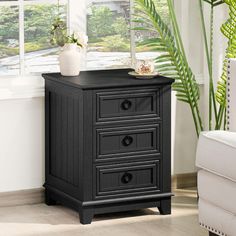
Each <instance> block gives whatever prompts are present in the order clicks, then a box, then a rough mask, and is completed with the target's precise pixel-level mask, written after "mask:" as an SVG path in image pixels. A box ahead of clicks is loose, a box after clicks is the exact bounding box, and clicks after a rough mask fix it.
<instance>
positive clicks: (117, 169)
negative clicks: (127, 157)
mask: <svg viewBox="0 0 236 236" xmlns="http://www.w3.org/2000/svg"><path fill="white" fill-rule="evenodd" d="M160 176H161V175H160V161H158V160H155V161H147V162H142V163H140V162H138V163H128V164H118V165H115V166H112V165H108V166H97V167H96V185H97V187H96V196H103V195H113V194H116V195H117V194H125V193H131V192H139V191H148V190H150V191H161V187H160Z"/></svg>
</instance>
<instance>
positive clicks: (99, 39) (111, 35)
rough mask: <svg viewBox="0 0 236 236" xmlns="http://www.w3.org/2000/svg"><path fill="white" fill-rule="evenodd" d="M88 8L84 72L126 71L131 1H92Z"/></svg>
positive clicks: (128, 59) (127, 65)
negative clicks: (85, 67) (112, 69)
mask: <svg viewBox="0 0 236 236" xmlns="http://www.w3.org/2000/svg"><path fill="white" fill-rule="evenodd" d="M88 2H89V3H88V5H87V34H88V38H89V43H88V49H87V68H89V69H96V68H108V69H109V68H119V67H129V66H130V61H131V53H130V43H131V42H130V30H129V28H130V1H129V0H121V1H115V0H113V1H112V0H111V1H110V0H105V1H104V0H92V1H88Z"/></svg>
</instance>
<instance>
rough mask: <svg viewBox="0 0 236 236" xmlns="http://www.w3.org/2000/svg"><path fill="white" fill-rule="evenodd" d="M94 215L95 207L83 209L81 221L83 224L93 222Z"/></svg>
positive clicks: (80, 215)
mask: <svg viewBox="0 0 236 236" xmlns="http://www.w3.org/2000/svg"><path fill="white" fill-rule="evenodd" d="M93 216H94V211H93V209H82V210H81V211H80V213H79V217H80V223H81V224H83V225H85V224H91V222H92V220H93Z"/></svg>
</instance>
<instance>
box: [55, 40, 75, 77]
mask: <svg viewBox="0 0 236 236" xmlns="http://www.w3.org/2000/svg"><path fill="white" fill-rule="evenodd" d="M59 64H60V71H61V74H62V75H64V76H77V75H79V73H80V52H79V48H78V46H77V45H76V44H75V43H70V44H65V46H64V47H63V50H62V52H61V53H60V55H59Z"/></svg>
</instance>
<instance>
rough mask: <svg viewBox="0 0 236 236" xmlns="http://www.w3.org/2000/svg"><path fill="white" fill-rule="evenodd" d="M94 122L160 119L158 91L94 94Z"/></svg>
mask: <svg viewBox="0 0 236 236" xmlns="http://www.w3.org/2000/svg"><path fill="white" fill-rule="evenodd" d="M96 103H97V104H96V105H97V114H96V121H97V122H99V121H111V120H116V121H117V120H122V119H129V118H132V119H133V118H136V119H141V118H143V116H145V117H150V118H151V117H152V118H159V117H160V91H159V89H145V90H144V89H142V90H126V91H114V92H98V93H96Z"/></svg>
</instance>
